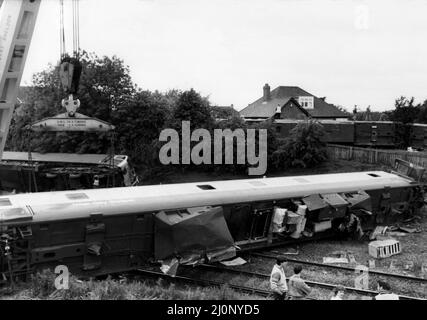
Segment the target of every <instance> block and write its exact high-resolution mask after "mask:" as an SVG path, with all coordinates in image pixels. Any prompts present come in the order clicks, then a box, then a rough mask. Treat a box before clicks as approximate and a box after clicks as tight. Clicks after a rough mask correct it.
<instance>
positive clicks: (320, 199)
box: [0, 171, 422, 282]
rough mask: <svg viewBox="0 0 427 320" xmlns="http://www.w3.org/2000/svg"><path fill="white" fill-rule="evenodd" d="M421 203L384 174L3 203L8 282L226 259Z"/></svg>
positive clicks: (401, 180) (379, 219)
mask: <svg viewBox="0 0 427 320" xmlns="http://www.w3.org/2000/svg"><path fill="white" fill-rule="evenodd" d="M419 200H421V201H422V199H421V191H420V184H419V183H418V182H416V181H415V180H414V179H412V178H410V177H408V176H404V175H400V174H396V173H387V172H383V171H372V172H371V171H370V172H358V173H338V174H322V175H308V176H296V177H282V178H264V179H248V180H230V181H214V182H200V183H183V184H169V185H153V186H140V187H125V188H109V189H94V190H76V191H58V192H40V193H32V194H17V195H10V196H3V197H0V236H1V245H0V249H1V257H0V273H1V280H2V281H3V282H8V281H9V280H10V279H13V278H14V277H16V276H19V275H28V274H30V273H32V272H34V271H36V270H39V269H42V268H46V267H50V268H52V269H53V268H54V267H55V266H57V265H66V266H67V267H68V268H69V269H70V271H71V272H72V273H74V274H77V275H80V276H95V275H101V274H108V273H113V272H122V271H126V270H131V269H136V268H139V267H141V266H143V265H145V264H146V263H147V262H149V261H163V264H166V265H167V263H168V261H172V260H174V259H178V260H179V262H180V263H183V264H185V263H196V262H198V261H201V260H203V259H205V261H206V260H208V261H218V260H221V259H225V258H230V257H233V256H234V255H235V254H236V250H249V249H253V248H262V247H266V246H269V245H278V244H280V243H285V242H286V241H289V240H290V239H291V240H293V241H299V240H298V239H306V238H310V237H312V238H316V237H317V236H320V235H322V234H325V233H333V232H334V231H335V229H334V228H335V226H336V225H338V224H339V223H337V222H339V221H340V219H341V220H342V219H345V217H346V216H347V215H349V214H354V215H356V216H358V217H359V218H360V221H361V222H362V226H363V228H364V230H367V229H371V228H372V227H373V226H374V225H375V224H377V223H386V222H389V221H391V220H393V219H398V218H400V217H402V215H407V214H411V213H413V212H414V210H416V204H417V203H418V201H419ZM295 239H297V240H295Z"/></svg>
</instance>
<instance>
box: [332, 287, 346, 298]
mask: <svg viewBox="0 0 427 320" xmlns="http://www.w3.org/2000/svg"><path fill="white" fill-rule="evenodd" d="M333 293H334V295H333V297H332V298H331V300H342V298H343V297H344V293H345V288H344V287H343V286H336V287H335V288H334V290H333Z"/></svg>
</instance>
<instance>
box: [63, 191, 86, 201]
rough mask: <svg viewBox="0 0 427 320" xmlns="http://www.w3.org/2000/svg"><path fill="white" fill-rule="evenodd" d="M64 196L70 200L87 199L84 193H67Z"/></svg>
mask: <svg viewBox="0 0 427 320" xmlns="http://www.w3.org/2000/svg"><path fill="white" fill-rule="evenodd" d="M65 196H66V197H67V198H68V199H70V200H80V199H89V197H88V196H87V195H86V193H67V194H66V195H65Z"/></svg>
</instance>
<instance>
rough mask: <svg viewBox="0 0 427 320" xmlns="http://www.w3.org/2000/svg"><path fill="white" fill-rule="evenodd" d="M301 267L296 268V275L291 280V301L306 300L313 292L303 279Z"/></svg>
mask: <svg viewBox="0 0 427 320" xmlns="http://www.w3.org/2000/svg"><path fill="white" fill-rule="evenodd" d="M301 271H302V267H301V266H296V267H295V268H294V275H293V276H292V277H290V278H289V296H290V298H291V300H304V299H305V298H306V297H307V296H308V295H309V294H310V292H311V288H310V287H309V286H308V285H307V284H306V283H305V282H304V280H302V279H301Z"/></svg>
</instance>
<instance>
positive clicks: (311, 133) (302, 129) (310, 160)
mask: <svg viewBox="0 0 427 320" xmlns="http://www.w3.org/2000/svg"><path fill="white" fill-rule="evenodd" d="M323 136H324V129H323V126H322V125H321V124H320V123H318V122H315V121H312V120H310V121H308V122H305V123H300V124H298V125H297V126H296V127H295V128H294V129H292V130H291V132H290V137H289V138H287V139H285V140H284V141H283V143H282V144H281V145H280V146H279V147H278V148H277V150H276V151H274V152H273V154H272V156H271V160H270V164H271V166H272V167H273V168H275V169H286V168H292V167H301V168H310V167H314V166H316V165H318V164H320V163H322V162H324V161H325V160H327V158H328V154H327V149H326V143H325V142H323V141H322V137H323Z"/></svg>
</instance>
